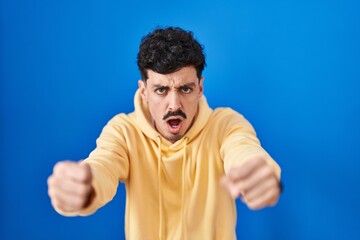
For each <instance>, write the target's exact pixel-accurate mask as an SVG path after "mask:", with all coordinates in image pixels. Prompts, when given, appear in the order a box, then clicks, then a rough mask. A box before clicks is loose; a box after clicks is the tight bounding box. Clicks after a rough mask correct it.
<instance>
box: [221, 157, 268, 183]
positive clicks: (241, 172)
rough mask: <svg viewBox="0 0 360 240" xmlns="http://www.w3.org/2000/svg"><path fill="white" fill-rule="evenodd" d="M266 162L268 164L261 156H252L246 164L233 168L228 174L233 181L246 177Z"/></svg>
mask: <svg viewBox="0 0 360 240" xmlns="http://www.w3.org/2000/svg"><path fill="white" fill-rule="evenodd" d="M264 164H266V162H265V160H263V159H262V158H261V157H258V156H256V157H252V158H251V159H249V160H247V161H246V162H245V163H244V164H242V165H240V166H236V167H233V168H231V169H230V171H229V174H228V176H229V178H230V179H231V180H233V181H237V180H240V179H245V178H247V177H248V176H249V175H251V174H252V173H253V172H254V171H255V170H256V169H257V168H259V167H261V166H263V165H264Z"/></svg>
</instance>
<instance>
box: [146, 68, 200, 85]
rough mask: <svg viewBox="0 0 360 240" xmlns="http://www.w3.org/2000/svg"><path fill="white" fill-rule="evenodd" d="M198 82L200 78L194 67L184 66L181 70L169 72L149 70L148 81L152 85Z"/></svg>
mask: <svg viewBox="0 0 360 240" xmlns="http://www.w3.org/2000/svg"><path fill="white" fill-rule="evenodd" d="M197 82H198V78H197V74H196V69H195V68H194V67H183V68H181V69H180V70H178V71H176V72H173V73H169V74H161V73H157V72H154V71H152V70H148V79H147V83H148V84H149V85H151V86H152V85H162V86H181V85H184V84H190V83H197Z"/></svg>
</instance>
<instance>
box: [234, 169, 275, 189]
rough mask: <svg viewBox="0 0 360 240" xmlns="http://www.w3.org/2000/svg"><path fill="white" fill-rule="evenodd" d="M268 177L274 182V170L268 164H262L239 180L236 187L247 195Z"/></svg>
mask: <svg viewBox="0 0 360 240" xmlns="http://www.w3.org/2000/svg"><path fill="white" fill-rule="evenodd" d="M269 179H272V180H273V181H275V182H276V177H275V174H274V171H273V169H272V168H271V167H269V166H268V165H263V166H260V167H259V168H257V169H256V171H253V172H252V174H251V175H249V176H248V177H247V178H246V179H241V180H239V181H238V185H239V186H238V187H239V188H240V189H241V190H242V191H243V192H245V193H246V195H248V193H249V192H251V191H252V190H253V189H256V188H258V187H259V186H261V184H262V183H264V182H266V181H268V180H269Z"/></svg>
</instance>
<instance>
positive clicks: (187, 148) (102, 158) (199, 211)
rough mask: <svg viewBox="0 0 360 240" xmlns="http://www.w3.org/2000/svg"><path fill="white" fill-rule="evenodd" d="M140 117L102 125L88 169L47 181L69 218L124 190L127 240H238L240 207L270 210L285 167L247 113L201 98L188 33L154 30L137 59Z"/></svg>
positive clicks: (74, 168)
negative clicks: (238, 204) (263, 142)
mask: <svg viewBox="0 0 360 240" xmlns="http://www.w3.org/2000/svg"><path fill="white" fill-rule="evenodd" d="M137 63H138V67H139V70H140V73H141V77H142V80H139V82H138V85H139V89H138V90H137V92H136V94H135V100H134V102H135V111H134V112H132V113H130V114H119V115H117V116H115V117H114V118H113V119H111V120H110V121H109V122H108V124H107V125H106V126H105V127H104V129H103V131H102V133H101V135H100V137H99V138H98V140H97V147H96V149H95V150H94V151H93V152H92V153H91V154H90V155H89V157H88V158H87V159H86V160H84V161H83V162H81V163H78V162H70V161H63V162H60V163H57V164H56V165H55V167H54V172H53V174H52V175H51V176H50V177H49V179H48V187H49V190H48V192H49V196H50V198H51V202H52V205H53V206H54V208H55V209H56V211H57V212H59V213H60V214H62V215H66V216H72V215H89V214H92V213H93V212H95V211H96V210H97V209H98V208H100V207H101V206H103V205H104V204H106V203H107V202H109V201H110V200H111V199H112V198H113V196H114V195H115V193H116V189H117V186H118V182H119V181H120V182H124V183H125V185H126V192H127V199H126V226H125V230H126V231H125V232H126V238H127V239H236V235H235V227H236V206H235V201H234V199H236V198H241V200H242V201H243V202H244V203H245V204H246V205H247V206H248V207H249V208H250V209H254V210H255V209H261V208H264V207H267V206H273V205H275V204H276V202H277V201H278V198H279V195H280V184H279V181H280V168H279V166H278V165H277V164H276V163H275V162H274V160H272V158H271V157H270V156H269V155H268V154H267V153H266V152H265V150H264V149H262V147H261V146H260V143H259V140H258V139H257V137H256V134H255V131H254V129H253V128H252V126H251V125H250V123H249V122H248V121H247V120H245V119H244V117H243V116H242V115H240V114H239V113H236V112H235V111H233V110H231V109H229V108H218V109H215V110H212V109H211V108H210V107H209V106H208V104H207V102H206V99H205V97H204V96H203V91H204V88H203V81H204V78H203V77H202V71H203V69H204V66H205V56H204V53H203V47H202V46H201V45H200V44H199V43H198V42H197V41H196V40H195V39H194V38H193V35H192V33H191V32H187V31H184V30H182V29H180V28H171V27H170V28H164V29H161V28H159V29H156V30H154V31H153V32H152V33H150V34H148V35H147V36H145V37H144V38H143V39H142V42H141V44H140V49H139V53H138V61H137Z"/></svg>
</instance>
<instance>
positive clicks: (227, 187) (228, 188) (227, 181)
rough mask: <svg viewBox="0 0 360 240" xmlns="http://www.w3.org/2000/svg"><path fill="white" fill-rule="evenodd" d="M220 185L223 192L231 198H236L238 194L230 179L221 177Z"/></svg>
mask: <svg viewBox="0 0 360 240" xmlns="http://www.w3.org/2000/svg"><path fill="white" fill-rule="evenodd" d="M220 184H221V186H222V187H223V188H225V190H226V191H227V192H228V193H229V194H230V196H231V197H232V198H234V199H235V198H237V197H238V196H239V194H238V193H237V190H236V188H235V184H234V183H233V182H232V181H231V179H230V178H229V177H227V176H225V175H224V176H222V177H221V179H220Z"/></svg>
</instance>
